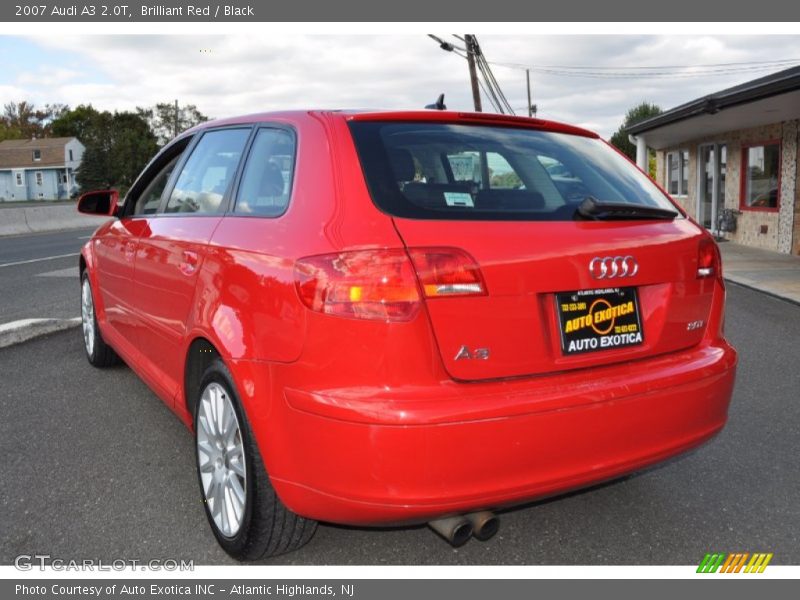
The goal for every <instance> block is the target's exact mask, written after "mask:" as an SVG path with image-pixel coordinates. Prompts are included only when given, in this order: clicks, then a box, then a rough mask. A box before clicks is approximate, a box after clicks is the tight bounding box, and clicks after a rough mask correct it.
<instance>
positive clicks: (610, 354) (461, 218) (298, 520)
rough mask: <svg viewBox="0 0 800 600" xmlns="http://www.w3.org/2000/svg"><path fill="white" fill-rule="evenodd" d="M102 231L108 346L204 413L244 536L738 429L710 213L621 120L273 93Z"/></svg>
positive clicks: (539, 491)
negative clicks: (609, 139)
mask: <svg viewBox="0 0 800 600" xmlns="http://www.w3.org/2000/svg"><path fill="white" fill-rule="evenodd" d="M79 208H80V210H81V211H83V212H87V213H93V214H104V215H113V216H114V217H116V218H115V219H113V220H111V221H109V222H107V223H106V224H104V225H102V226H101V227H100V228H99V229H98V230H97V232H96V233H95V234H94V235H93V236H92V238H91V240H90V241H89V242H88V243H87V244H86V246H85V247H84V248H83V251H82V253H81V257H80V273H81V300H82V314H83V336H84V340H85V346H86V353H87V355H88V358H89V361H90V362H91V363H92V364H93V365H95V366H98V367H100V366H105V365H108V364H110V363H112V362H113V361H115V360H116V359H117V357H121V358H122V359H123V360H124V361H125V362H126V363H127V364H128V365H130V367H131V368H132V369H133V370H134V371H136V373H137V374H138V375H139V376H140V377H141V378H142V379H143V380H144V381H145V382H146V383H147V384H148V385H149V386H150V387H151V388H152V389H153V390H154V391H155V393H156V394H157V395H158V396H159V397H160V398H161V399H162V400H163V401H164V402H165V403H166V404H167V405H168V406H169V407H170V408H171V409H172V410H173V411H174V412H175V413H176V414H177V415H178V416H179V417H180V418H181V419H182V420H183V422H184V423H185V424H186V425H187V426H188V427H190V428H191V429H192V430H193V431H194V435H195V440H196V460H197V474H198V480H199V486H200V490H201V494H202V499H203V501H204V505H205V510H206V514H207V517H208V521H209V523H210V525H211V527H212V529H213V531H214V534H215V536H216V538H217V539H218V540H219V543H220V544H221V545H222V547H223V548H224V549H225V550H226V551H227V552H228V553H230V554H231V555H232V556H234V557H236V558H239V559H243V560H249V559H256V558H259V557H263V556H270V555H275V554H278V553H281V552H286V551H290V550H293V549H296V548H298V547H300V546H302V545H303V544H304V543H306V542H307V541H308V540H309V539H310V537H311V536H312V534H313V532H314V530H315V526H316V522H317V521H319V520H321V521H329V522H334V523H345V524H353V525H385V524H403V523H425V522H428V523H430V524H431V526H432V527H433V528H434V529H436V530H437V531H438V532H439V533H441V534H442V535H443V536H444V537H446V538H447V539H449V540H450V541H451V542H453V543H455V544H458V543H462V542H464V541H466V539H468V538H469V537H470V536H471V535H474V536H475V537H477V538H479V539H482V538H487V537H489V536H491V535H492V533H493V532H494V531H495V530H496V528H497V519H496V517H495V516H494V513H493V512H492V511H494V510H496V509H499V508H502V507H508V506H513V505H515V504H520V503H523V502H527V501H530V500H532V499H535V498H541V497H544V496H548V495H553V494H557V493H559V492H563V491H565V490H570V489H574V488H579V487H582V486H587V485H590V484H594V483H597V482H599V481H603V480H608V479H612V478H615V477H618V476H620V475H622V474H625V473H629V472H631V471H635V470H637V469H641V468H643V467H646V466H648V465H652V464H654V463H657V462H659V461H662V460H664V459H666V458H669V457H671V456H674V455H676V454H678V453H680V452H683V451H686V450H688V449H690V448H693V447H695V446H697V445H699V444H701V443H702V442H705V441H706V440H708V439H709V438H711V437H712V436H713V435H714V434H716V433H718V432H719V431H720V429H721V428H722V427H723V426H724V424H725V421H726V418H727V410H728V404H729V402H730V398H731V394H732V390H733V384H734V375H735V369H736V353H735V351H734V349H733V348H732V347H731V346H730V345H729V344H728V343H727V342H726V341H725V338H724V336H723V313H724V303H725V286H724V283H723V280H722V272H721V265H720V256H719V252H718V249H717V247H716V245H715V243H714V240H713V239H712V238H711V237H710V236H709V234H708V233H707V232H706V231H704V230H703V229H702V228H701V227H699V226H698V225H697V224H696V223H694V222H693V221H692V220H691V219H690V218H688V217H687V215H686V214H685V213H684V212H683V211H682V210H681V209H680V208H679V207H678V206H676V205H675V204H673V202H672V201H671V200H670V199H669V197H668V196H667V195H666V194H665V193H664V192H663V191H662V190H661V189H659V188H658V187H657V186H656V185H654V184H653V182H652V181H651V180H650V179H649V178H648V177H647V176H646V175H645V174H643V173H642V172H641V171H640V170H638V169H637V168H636V167H635V166H633V165H632V164H631V163H630V162H629V161H628V160H627V159H625V158H624V157H623V156H621V155H620V154H619V153H618V152H616V151H615V150H614V149H613V148H611V147H610V146H609V145H608V144H607V143H605V142H604V141H603V140H601V139H599V138H598V136H597V135H596V134H594V133H591V132H589V131H585V130H583V129H579V128H577V127H571V126H568V125H563V124H558V123H552V122H548V121H541V120H536V119H526V118H517V117H507V116H501V115H486V114H466V113H455V112H446V111H417V112H337V111H306V112H299V111H298V112H282V113H266V114H258V115H251V116H244V117H238V118H233V119H227V120H222V121H215V122H211V123H206V124H203V125H201V126H199V127H196V128H194V129H192V130H190V131H188V132H186V133H184V134H182V135H181V136H179V137H178V138H177V139H175V140H173V141H172V142H171V143H169V144H168V145H167V146H166V147H165V148H164V149H163V150H162V151H161V152H160V153H159V154H158V155H157V156H156V157H155V158H154V159H153V160H152V161H151V162H150V164H149V165H148V166H147V167H146V168H145V170H144V172H143V173H142V174H141V176H140V177H139V178H138V180H137V181H136V182H135V183H134V185H133V186H132V187H131V189H130V191H129V192H128V193H127V196H126V197H125V199H124V201H123V202H118V201H117V196H116V193H115V192H109V191H105V192H92V193H89V194H86V195H84V196H83V197H82V198H81V201H80V204H79Z"/></svg>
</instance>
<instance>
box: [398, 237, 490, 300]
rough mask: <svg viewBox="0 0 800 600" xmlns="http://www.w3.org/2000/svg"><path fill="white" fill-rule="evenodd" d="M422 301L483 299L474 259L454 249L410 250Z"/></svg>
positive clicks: (481, 278)
mask: <svg viewBox="0 0 800 600" xmlns="http://www.w3.org/2000/svg"><path fill="white" fill-rule="evenodd" d="M408 253H409V255H410V256H411V260H412V261H413V262H414V269H415V270H416V271H417V277H418V278H419V282H420V285H421V286H422V291H423V293H424V294H425V297H426V298H440V297H445V296H448V297H449V296H485V295H486V285H485V284H484V282H483V277H482V276H481V270H480V268H479V267H478V265H477V263H476V262H475V259H473V258H472V257H471V256H470V255H469V254H467V253H466V252H464V251H463V250H459V249H457V248H411V249H410V250H409V251H408Z"/></svg>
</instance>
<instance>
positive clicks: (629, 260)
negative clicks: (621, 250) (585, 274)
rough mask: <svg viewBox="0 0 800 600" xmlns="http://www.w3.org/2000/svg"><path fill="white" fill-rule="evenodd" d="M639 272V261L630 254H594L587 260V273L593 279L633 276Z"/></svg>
mask: <svg viewBox="0 0 800 600" xmlns="http://www.w3.org/2000/svg"><path fill="white" fill-rule="evenodd" d="M638 272H639V263H638V262H636V259H635V258H633V257H632V256H630V255H628V256H595V257H594V258H593V259H592V260H591V262H589V273H591V274H592V277H594V278H595V279H612V278H613V277H633V276H634V275H636V273H638Z"/></svg>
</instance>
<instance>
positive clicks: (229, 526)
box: [197, 382, 247, 537]
mask: <svg viewBox="0 0 800 600" xmlns="http://www.w3.org/2000/svg"><path fill="white" fill-rule="evenodd" d="M197 411H198V412H197V461H198V462H197V464H198V465H199V468H200V480H201V482H202V485H203V495H204V496H205V500H206V503H207V504H208V509H209V512H210V513H211V516H212V517H213V518H214V523H215V524H216V526H217V529H218V530H219V531H220V532H221V533H222V535H224V536H225V537H233V536H235V535H236V534H237V532H238V531H239V529H240V528H241V526H242V521H243V520H244V512H245V500H246V498H247V466H246V464H245V460H244V448H243V446H242V431H241V429H240V427H239V420H238V419H237V418H236V411H235V410H234V408H233V404H232V402H231V398H230V396H229V395H228V392H227V391H226V390H225V388H224V387H222V386H221V385H220V384H219V383H216V382H211V383H209V384H208V385H207V386H206V387H205V389H203V393H202V395H201V396H200V405H199V406H198V407H197Z"/></svg>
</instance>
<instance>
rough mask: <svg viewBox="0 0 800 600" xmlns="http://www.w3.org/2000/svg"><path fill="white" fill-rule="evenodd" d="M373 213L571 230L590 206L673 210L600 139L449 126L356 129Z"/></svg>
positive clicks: (356, 125)
mask: <svg viewBox="0 0 800 600" xmlns="http://www.w3.org/2000/svg"><path fill="white" fill-rule="evenodd" d="M350 130H351V132H352V135H353V139H354V141H355V145H356V149H357V151H358V155H359V159H360V161H361V166H362V168H363V170H364V175H365V177H366V180H367V185H368V186H369V189H370V193H371V194H372V198H373V201H374V202H375V204H376V205H377V206H378V207H379V208H380V209H381V210H383V211H384V212H387V213H389V214H391V215H394V216H398V217H406V218H416V219H470V220H530V221H548V220H549V221H553V220H572V218H573V216H574V214H575V209H576V208H577V206H578V205H579V204H580V203H581V202H582V201H583V200H585V199H586V198H587V197H592V198H594V199H595V200H598V201H601V202H614V203H629V204H634V205H641V206H648V207H656V208H662V209H667V210H673V211H674V210H675V207H674V206H673V205H672V203H671V202H670V201H669V200H668V199H667V198H666V196H665V195H664V194H663V193H662V192H661V191H660V190H659V189H658V187H656V186H655V185H654V184H653V182H652V181H650V179H649V178H648V177H647V176H646V175H644V174H643V173H642V172H641V171H639V170H638V169H637V168H635V167H634V166H633V165H631V164H630V163H629V162H628V161H627V160H626V159H625V158H623V157H622V156H620V155H619V154H618V153H617V152H616V151H615V150H614V149H613V148H610V147H608V146H607V145H606V143H605V142H603V141H602V140H599V139H595V138H589V137H584V136H580V135H571V134H565V133H554V132H549V131H538V130H533V129H523V128H511V127H494V126H486V125H462V124H448V123H411V122H374V121H352V122H351V123H350Z"/></svg>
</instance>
